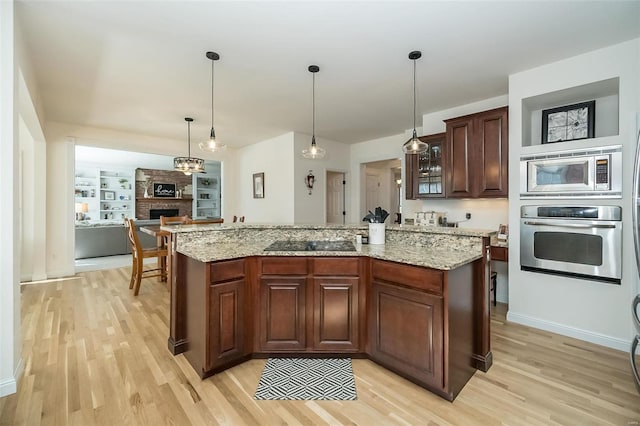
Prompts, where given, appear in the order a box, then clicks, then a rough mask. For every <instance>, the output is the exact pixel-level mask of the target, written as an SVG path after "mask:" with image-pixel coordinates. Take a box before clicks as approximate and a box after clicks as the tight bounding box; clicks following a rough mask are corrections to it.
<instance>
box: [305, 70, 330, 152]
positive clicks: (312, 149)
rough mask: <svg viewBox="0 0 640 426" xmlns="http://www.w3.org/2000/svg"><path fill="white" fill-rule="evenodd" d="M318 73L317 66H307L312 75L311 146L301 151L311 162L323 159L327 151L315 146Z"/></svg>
mask: <svg viewBox="0 0 640 426" xmlns="http://www.w3.org/2000/svg"><path fill="white" fill-rule="evenodd" d="M318 71H320V67H319V66H317V65H309V72H310V73H312V74H313V91H312V112H311V146H309V147H308V148H305V149H303V150H302V156H303V157H304V158H309V159H312V160H316V159H317V160H319V159H321V158H324V156H325V155H326V154H327V151H325V150H324V149H322V148H320V147H319V146H318V145H317V144H316V73H317V72H318Z"/></svg>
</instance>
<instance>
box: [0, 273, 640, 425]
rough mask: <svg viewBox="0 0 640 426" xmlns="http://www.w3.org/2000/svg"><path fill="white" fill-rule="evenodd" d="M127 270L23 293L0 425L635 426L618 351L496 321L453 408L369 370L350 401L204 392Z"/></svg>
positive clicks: (226, 377) (159, 309)
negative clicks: (486, 351) (15, 381)
mask: <svg viewBox="0 0 640 426" xmlns="http://www.w3.org/2000/svg"><path fill="white" fill-rule="evenodd" d="M128 282H129V268H120V269H113V270H103V271H95V272H87V273H81V274H79V275H78V278H77V279H73V280H66V281H59V282H53V283H47V284H33V285H25V286H23V287H22V336H23V344H24V345H23V346H24V347H23V361H24V365H25V370H24V377H23V378H22V379H21V381H20V383H19V386H18V392H17V393H16V394H15V395H11V396H8V397H5V398H1V399H0V424H2V425H11V424H25V425H41V424H42V425H49V424H56V425H65V424H77V425H93V424H100V425H121V424H140V425H161V424H172V425H189V424H194V425H204V424H227V425H244V424H248V425H276V424H278V425H280V424H293V425H296V424H303V425H309V424H358V425H386V424H394V425H395V424H398V425H406V424H411V425H427V424H430V425H436V424H437V425H446V424H458V425H492V424H509V425H538V424H540V425H542V424H543V425H548V424H570V425H585V424H597V425H603V424H615V425H637V424H638V421H640V395H638V393H637V391H636V389H635V387H634V385H633V382H632V378H631V373H630V371H629V361H628V358H627V355H626V354H625V353H623V352H618V351H614V350H611V349H607V348H603V347H600V346H596V345H592V344H589V343H584V342H581V341H578V340H574V339H570V338H566V337H562V336H558V335H555V334H551V333H547V332H543V331H539V330H536V329H531V328H527V327H522V326H519V325H514V324H510V323H506V322H505V308H504V307H500V306H499V307H498V309H496V310H495V312H494V315H493V321H492V324H491V326H492V345H493V354H494V364H493V367H492V368H491V369H490V370H489V372H488V373H482V372H476V374H475V375H474V377H473V378H472V379H471V380H470V381H469V383H468V384H467V385H466V387H465V388H464V389H463V390H462V392H461V393H460V395H459V396H458V398H457V399H456V401H455V402H454V403H449V402H447V401H445V400H443V399H441V398H439V397H437V396H435V395H433V394H431V393H429V392H428V391H426V390H424V389H422V388H420V387H418V386H415V385H413V384H412V383H410V382H408V381H406V380H404V379H402V378H400V377H398V376H396V375H394V374H393V373H391V372H388V371H386V370H385V369H383V368H381V367H379V366H377V365H376V364H374V363H372V362H370V361H367V360H354V361H353V368H354V372H355V376H356V387H357V392H358V400H357V401H344V402H339V401H255V400H254V399H253V392H254V391H255V389H256V386H257V383H258V380H259V377H260V374H261V371H262V368H263V366H264V363H265V361H264V360H252V361H249V362H247V363H245V364H242V365H240V366H237V367H235V368H232V369H230V370H227V371H226V372H224V373H221V374H219V375H216V376H213V377H211V378H209V379H207V380H204V381H201V380H200V378H199V377H198V376H197V375H196V373H195V372H194V371H193V369H192V368H191V366H190V365H189V364H188V363H187V361H186V360H185V359H184V357H183V356H181V355H180V356H177V357H175V358H174V357H173V356H172V355H171V354H170V353H169V352H168V350H167V348H166V346H167V335H168V331H167V327H168V326H167V324H168V311H169V309H168V304H169V295H168V292H167V290H166V289H165V288H164V286H163V285H162V284H160V283H158V282H156V281H155V279H146V280H143V283H142V286H141V291H140V295H139V296H138V297H133V295H132V292H131V291H130V290H129V289H128Z"/></svg>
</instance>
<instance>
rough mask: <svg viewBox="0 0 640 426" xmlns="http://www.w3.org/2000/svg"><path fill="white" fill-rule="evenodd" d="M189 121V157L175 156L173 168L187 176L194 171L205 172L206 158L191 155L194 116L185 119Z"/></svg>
mask: <svg viewBox="0 0 640 426" xmlns="http://www.w3.org/2000/svg"><path fill="white" fill-rule="evenodd" d="M184 120H185V121H186V122H187V149H188V155H187V157H175V158H174V159H173V169H174V170H175V171H177V172H182V173H184V174H185V175H187V176H190V175H191V174H193V173H204V160H203V159H202V158H195V157H192V156H191V122H192V121H193V118H189V117H186V118H185V119H184Z"/></svg>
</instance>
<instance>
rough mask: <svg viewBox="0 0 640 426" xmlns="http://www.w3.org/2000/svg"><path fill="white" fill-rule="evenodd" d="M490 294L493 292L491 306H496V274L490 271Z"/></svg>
mask: <svg viewBox="0 0 640 426" xmlns="http://www.w3.org/2000/svg"><path fill="white" fill-rule="evenodd" d="M490 279H491V290H490V291H491V292H493V306H496V297H497V296H496V292H497V291H498V273H497V272H496V271H491V278H490Z"/></svg>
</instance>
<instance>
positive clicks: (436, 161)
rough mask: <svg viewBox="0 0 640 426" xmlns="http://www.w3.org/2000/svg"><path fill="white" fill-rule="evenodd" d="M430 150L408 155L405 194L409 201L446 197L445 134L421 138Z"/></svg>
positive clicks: (406, 159)
mask: <svg viewBox="0 0 640 426" xmlns="http://www.w3.org/2000/svg"><path fill="white" fill-rule="evenodd" d="M419 139H420V140H421V141H423V142H425V143H427V144H428V145H429V149H428V150H427V151H426V152H423V153H421V154H406V155H405V166H406V169H407V173H406V177H405V180H406V182H405V194H406V198H407V199H408V200H415V199H418V198H441V197H444V195H445V182H444V176H445V175H444V169H445V168H444V158H445V157H444V152H445V133H438V134H435V135H428V136H421V137H420V138H419Z"/></svg>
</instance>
